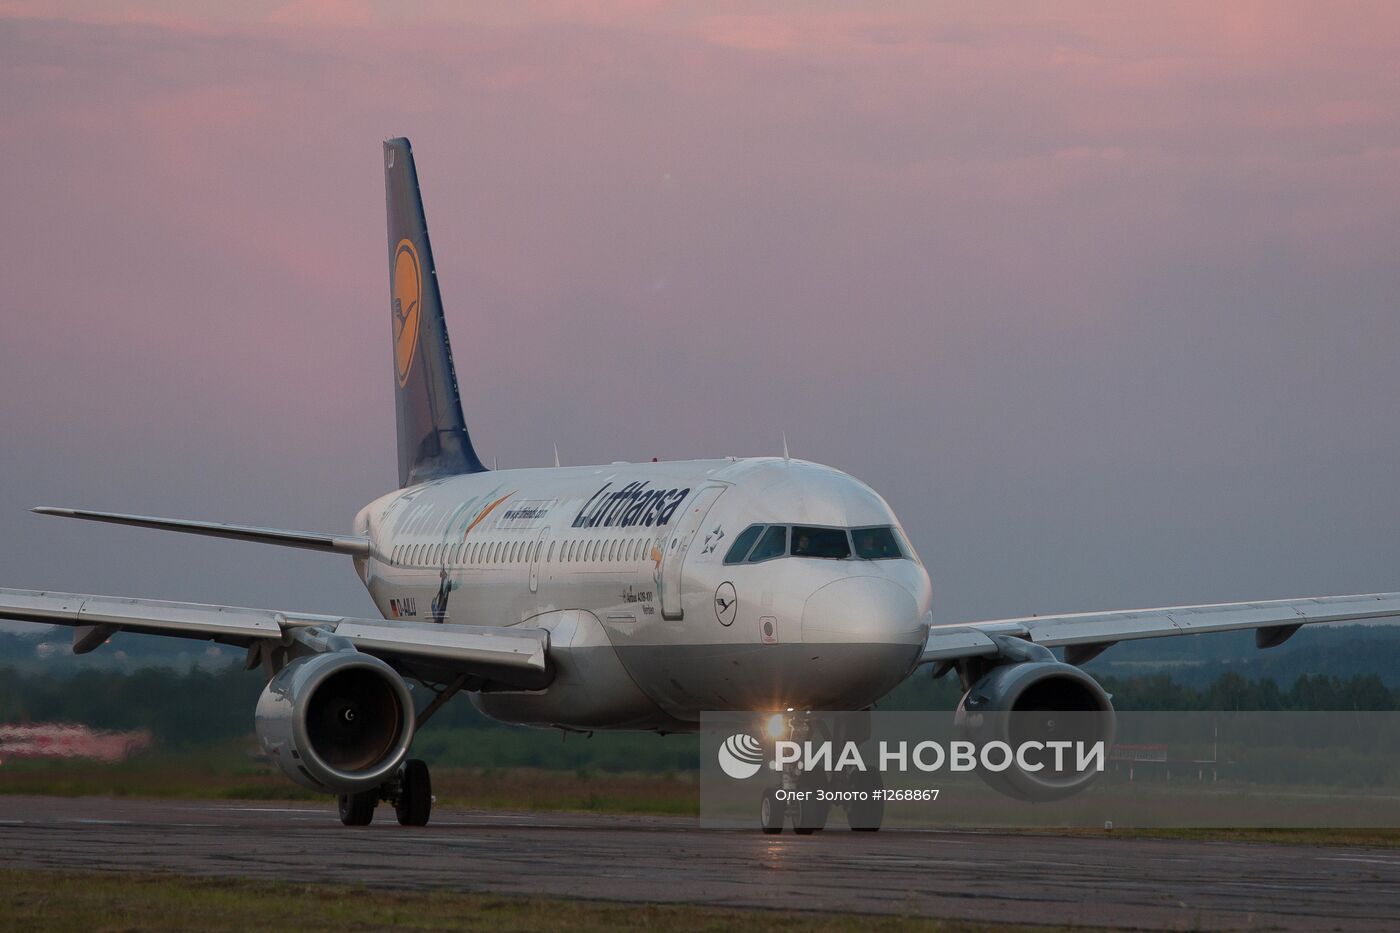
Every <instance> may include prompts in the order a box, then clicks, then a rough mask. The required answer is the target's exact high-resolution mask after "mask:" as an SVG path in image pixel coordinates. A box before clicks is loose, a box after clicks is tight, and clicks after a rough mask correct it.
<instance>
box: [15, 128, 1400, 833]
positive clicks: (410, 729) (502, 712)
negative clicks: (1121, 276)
mask: <svg viewBox="0 0 1400 933" xmlns="http://www.w3.org/2000/svg"><path fill="white" fill-rule="evenodd" d="M383 152H384V171H385V189H386V204H387V215H388V259H389V286H390V295H389V297H390V317H391V321H392V351H393V379H394V391H395V398H396V422H397V439H398V487H397V488H396V489H394V490H392V491H390V492H388V493H387V494H385V495H383V496H381V497H380V498H378V499H376V500H374V501H373V502H371V503H369V504H368V505H366V506H365V507H364V508H362V509H360V511H359V513H358V514H357V515H356V516H355V518H354V522H353V525H352V531H351V533H349V534H330V533H315V532H304V531H292V530H283V529H275V528H264V527H256V526H248V525H236V524H225V523H219V522H207V521H190V520H182V519H170V518H157V517H151V516H142V515H128V514H121V513H111V512H97V511H87V510H80V509H60V508H36V509H34V511H36V512H39V513H42V514H45V515H57V516H66V517H70V518H78V519H85V520H91V521H99V522H110V523H115V524H120V525H131V526H137V527H144V528H153V529H161V530H165V531H172V532H181V533H189V534H195V535H206V536H213V537H221V538H230V539H234V540H239V541H247V542H256V543H260V544H265V545H277V546H282V547H294V548H305V549H309V550H313V551H320V552H324V553H329V554H340V555H345V556H348V557H349V558H350V559H351V562H352V563H353V566H354V570H355V573H356V574H357V575H358V576H359V578H360V580H361V581H362V582H363V584H364V585H365V587H366V588H367V589H368V591H369V595H370V597H371V598H372V599H373V601H374V605H375V607H376V609H377V610H378V611H379V613H380V616H381V618H351V617H344V616H336V615H324V614H319V615H318V614H311V613H305V612H296V611H290V610H277V609H253V608H240V607H233V606H217V605H203V604H194V603H181V602H166V601H158V600H151V599H132V598H126V597H114V596H97V595H83V594H72V593H54V592H44V591H35V590H23V589H0V618H4V619H10V620H17V621H22V622H32V623H45V624H57V625H65V626H71V627H73V651H74V652H75V653H77V654H82V653H85V652H89V651H93V650H95V649H96V648H98V647H100V646H101V645H103V644H105V643H107V642H108V640H109V639H110V638H111V637H112V636H113V635H115V634H117V633H119V632H136V633H144V634H155V635H168V636H174V637H179V638H194V639H204V640H209V641H213V642H218V643H220V644H226V645H234V646H238V647H241V648H244V649H246V651H247V655H246V666H247V668H248V670H250V671H251V670H255V669H259V668H260V669H261V670H262V672H263V675H264V676H266V677H267V678H268V682H267V686H266V688H265V689H264V691H263V692H262V694H261V696H260V697H259V699H258V702H257V705H256V709H255V714H254V721H255V726H256V732H257V735H258V738H259V741H260V743H261V747H262V749H263V750H264V751H265V752H266V753H267V755H268V756H270V758H271V759H272V760H273V761H275V762H276V764H277V766H278V767H279V768H280V769H281V771H282V772H283V773H284V774H285V775H286V776H287V777H288V778H290V779H291V780H292V781H295V782H297V783H298V784H301V785H303V786H306V787H309V788H311V789H313V790H316V791H320V792H325V793H328V794H331V795H334V796H336V797H337V798H338V804H339V814H340V818H341V820H342V822H343V823H344V824H346V825H347V826H363V825H366V824H368V823H370V822H371V821H372V819H373V817H374V814H375V811H376V808H377V806H378V805H379V803H381V802H388V803H391V804H392V805H393V806H394V810H395V815H396V817H397V819H398V822H399V823H401V824H403V825H408V826H421V825H424V824H426V823H427V822H428V819H429V815H430V811H431V807H432V801H433V798H432V790H431V787H432V783H431V778H430V775H429V771H428V768H427V765H426V764H425V763H424V762H423V761H421V760H419V759H415V758H410V757H409V755H410V751H411V748H412V743H413V739H414V736H415V735H416V733H417V732H418V730H419V729H421V728H422V727H423V726H424V725H425V724H426V723H427V721H428V720H429V719H430V718H431V717H432V716H433V715H434V713H436V712H437V711H438V710H439V709H441V707H442V705H443V704H444V703H446V702H448V701H450V700H451V699H452V698H453V697H455V696H456V695H458V694H460V693H465V694H467V695H468V696H469V697H470V700H471V702H472V703H473V704H474V705H475V706H476V707H477V708H478V709H479V710H480V711H481V712H482V713H484V714H485V715H487V716H490V717H492V718H494V719H497V720H500V721H503V722H507V723H514V724H521V725H526V726H537V727H546V728H555V729H563V730H574V731H581V732H592V731H594V730H640V731H649V732H656V733H662V734H665V733H678V732H694V731H696V730H697V729H698V726H699V722H700V719H701V713H702V712H705V711H722V712H731V713H736V714H740V715H745V716H747V715H751V716H752V717H753V719H754V721H755V722H756V723H758V724H759V725H758V726H757V728H760V729H765V730H766V732H767V734H768V735H769V736H770V737H777V736H779V735H782V734H789V735H795V734H797V731H798V730H799V729H800V728H802V726H803V722H804V720H803V718H802V717H803V714H804V713H805V712H808V711H817V710H850V711H862V710H869V709H871V708H872V707H873V706H874V704H875V703H877V701H879V700H880V699H881V698H882V697H884V696H885V695H886V694H888V693H889V692H890V691H891V690H892V689H893V688H894V687H895V686H896V685H898V684H899V683H901V682H902V681H904V680H905V679H906V678H907V677H909V676H910V675H911V674H912V673H914V672H915V670H916V669H918V668H920V667H921V666H929V667H930V668H931V670H932V673H933V675H934V676H942V675H945V674H947V673H949V672H951V671H956V672H957V675H958V677H959V678H960V680H961V684H962V687H963V688H964V696H963V699H962V701H961V703H960V704H959V710H960V711H963V712H966V711H970V710H977V711H983V712H986V711H1018V710H1037V711H1050V712H1052V713H1053V712H1056V711H1088V712H1090V713H1092V714H1094V715H1095V716H1098V717H1100V718H1101V719H1102V721H1103V723H1104V728H1105V729H1107V728H1110V727H1111V721H1112V716H1113V707H1112V703H1111V700H1110V698H1109V697H1108V695H1107V694H1106V693H1105V692H1104V690H1103V688H1102V687H1100V686H1099V684H1098V683H1097V682H1096V681H1095V680H1094V679H1093V678H1092V677H1090V676H1089V675H1088V674H1086V673H1085V672H1084V671H1083V670H1082V669H1081V667H1082V665H1083V664H1084V663H1085V662H1087V661H1089V660H1091V659H1092V658H1094V657H1096V656H1097V655H1098V654H1100V653H1101V652H1103V651H1104V650H1106V649H1108V648H1110V647H1111V646H1113V645H1114V644H1116V643H1118V642H1121V641H1127V640H1132V639H1139V638H1158V637H1164V636H1177V635H1186V634H1198V633H1208V632H1223V631H1231V630H1239V629H1253V630H1254V631H1255V632H1256V642H1257V644H1258V646H1259V647H1260V648H1269V647H1273V646H1276V645H1279V644H1282V643H1283V642H1284V641H1286V640H1287V639H1288V638H1289V637H1290V636H1292V635H1293V634H1294V633H1295V632H1296V631H1298V629H1299V628H1300V627H1301V626H1302V625H1305V624H1312V623H1325V622H1341V621H1359V620H1366V619H1382V618H1393V617H1397V616H1400V593H1378V594H1367V595H1358V596H1341V597H1324V598H1313V599H1287V600H1275V601H1268V602H1252V603H1228V604H1218V605H1204V606H1186V607H1168V608H1158V609H1138V610H1129V611H1117V612H1091V613H1076V614H1068V615H1041V616H1035V617H1029V618H1018V619H1002V620H993V621H986V622H976V623H967V624H941V625H935V624H934V623H933V616H932V613H931V609H930V607H931V604H932V599H933V591H932V586H931V584H930V580H929V574H928V572H927V571H926V569H925V567H924V565H923V563H922V562H921V561H920V559H919V557H918V554H917V553H916V552H915V550H914V548H913V546H912V545H911V544H910V542H909V540H908V538H907V536H906V535H905V533H904V530H903V528H902V527H901V525H900V522H899V519H898V518H896V516H895V514H894V512H893V511H892V510H891V508H890V506H889V505H888V503H886V501H885V500H884V499H883V498H881V496H880V495H879V494H878V493H877V492H875V490H873V489H872V488H871V487H869V486H868V485H866V484H865V483H863V482H861V481H860V480H858V479H856V478H854V477H852V476H850V475H848V474H846V473H843V472H841V471H840V470H836V469H833V468H831V467H828V466H822V465H820V464H817V463H811V462H807V461H803V460H800V459H794V458H791V457H790V456H788V454H787V450H786V443H785V444H784V452H783V455H782V456H780V457H778V456H772V457H750V458H734V457H721V458H715V459H710V460H689V461H675V462H657V461H654V460H653V461H652V462H643V463H624V462H617V463H610V464H606V465H596V466H569V467H560V466H558V465H557V456H556V466H554V467H549V468H537V469H536V468H532V469H503V470H502V469H488V468H487V467H486V465H485V464H484V463H483V462H482V460H481V458H480V457H479V456H478V455H477V452H476V449H475V447H474V446H473V445H472V441H471V437H470V435H469V433H468V431H467V425H466V421H465V419H464V417H463V413H462V405H461V400H460V396H459V391H458V380H457V376H456V371H455V369H454V365H453V358H452V352H451V348H450V345H449V342H448V334H447V329H446V323H445V320H444V317H443V305H442V299H441V295H440V290H439V283H438V275H437V268H436V265H435V263H434V260H433V252H432V246H431V244H430V242H429V238H428V229H427V225H426V221H425V219H424V212H423V203H422V197H421V193H420V190H419V184H418V175H417V170H416V167H415V163H414V158H413V153H412V149H411V147H410V145H409V141H408V140H407V139H405V138H395V139H390V140H388V141H386V142H385V143H384V149H383ZM1053 648H1061V649H1063V652H1062V653H1063V657H1062V658H1061V657H1060V656H1057V655H1056V654H1055V653H1054V652H1053V651H1052V650H1051V649H1053ZM410 683H413V684H416V685H419V686H421V687H423V688H424V692H422V693H420V694H419V695H420V696H424V697H425V698H426V697H427V696H431V700H430V701H428V702H426V703H421V704H419V703H415V699H414V693H413V692H412V691H411V690H410V686H409V684H410ZM1015 777H1016V780H1018V781H1019V782H1020V783H1019V786H1018V787H1013V788H1010V789H1009V791H1008V792H1013V793H1014V792H1016V791H1017V790H1019V791H1020V792H1021V793H1022V794H1023V795H1024V794H1033V793H1034V792H1036V791H1038V790H1039V791H1046V792H1048V793H1049V794H1051V795H1052V796H1053V795H1054V794H1055V793H1058V792H1059V789H1057V788H1055V787H1052V786H1050V784H1051V783H1052V779H1051V778H1039V777H1036V776H1034V775H1028V774H1019V775H1015ZM782 779H783V781H784V784H785V786H787V785H791V784H792V783H793V782H795V781H800V780H802V775H800V774H799V775H793V774H786V773H785V774H784V775H783V776H782ZM875 780H878V777H876V778H875ZM1071 783H1072V781H1071ZM812 806H813V805H809V804H801V803H788V804H781V803H779V802H778V801H777V800H776V799H775V794H774V792H773V789H771V788H770V789H768V790H767V791H765V793H764V795H763V800H762V804H761V809H760V814H759V817H760V819H759V822H760V827H761V829H762V830H763V831H765V832H769V833H773V832H781V831H782V829H783V827H784V825H785V823H791V825H792V827H793V829H794V830H795V831H797V832H799V833H810V832H813V831H815V830H816V829H819V828H821V826H822V824H823V823H824V820H825V816H826V814H825V811H824V810H823V811H814V810H813V809H812ZM882 815H883V811H882V809H881V807H877V806H853V807H850V808H848V813H847V816H848V818H849V822H850V825H851V827H852V828H853V829H862V830H873V829H878V828H879V826H880V822H881V820H882Z"/></svg>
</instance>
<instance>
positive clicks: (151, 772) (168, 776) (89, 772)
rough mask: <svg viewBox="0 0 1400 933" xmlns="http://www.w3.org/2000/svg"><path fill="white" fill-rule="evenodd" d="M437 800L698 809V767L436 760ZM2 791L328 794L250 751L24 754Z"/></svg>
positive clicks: (516, 806)
mask: <svg viewBox="0 0 1400 933" xmlns="http://www.w3.org/2000/svg"><path fill="white" fill-rule="evenodd" d="M433 793H434V795H436V797H437V799H438V803H439V804H443V805H446V806H460V807H474V808H478V809H489V810H585V811H593V812H601V813H652V814H673V815H678V816H687V815H689V816H694V815H696V814H698V813H699V812H700V790H699V786H698V784H697V782H696V777H695V775H694V774H693V773H686V772H682V773H678V774H607V773H602V772H590V771H585V770H576V771H545V770H540V769H530V768H512V769H501V768H434V769H433ZM0 794H39V795H45V796H51V797H159V798H182V799H191V800H325V799H327V798H326V796H325V795H324V794H317V793H315V792H313V791H309V790H306V789H304V788H301V787H299V786H297V785H295V784H293V783H291V782H290V781H288V780H287V779H286V778H285V777H283V776H282V775H281V774H280V773H279V772H277V771H275V770H274V769H273V768H272V767H271V766H267V765H260V764H255V763H250V762H248V761H247V759H246V758H233V757H223V756H209V755H192V756H181V755H148V756H142V757H140V758H133V759H131V760H129V761H125V762H121V763H119V764H102V763H98V762H88V761H24V762H9V763H6V764H4V765H3V766H0Z"/></svg>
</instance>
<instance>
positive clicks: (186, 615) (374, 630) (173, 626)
mask: <svg viewBox="0 0 1400 933" xmlns="http://www.w3.org/2000/svg"><path fill="white" fill-rule="evenodd" d="M0 619H10V620H14V621H18V622H41V623H47V624H52V625H67V626H72V627H74V629H75V631H74V634H73V650H74V652H75V653H78V654H82V653H84V652H87V651H91V650H92V649H93V648H96V647H97V646H98V645H101V644H102V643H103V642H105V641H106V640H107V639H108V638H110V637H111V636H112V635H114V634H116V633H117V632H138V633H142V634H148V635H170V636H174V637H177V638H202V639H206V640H213V641H218V642H221V643H223V644H230V645H239V646H242V647H253V646H255V645H259V644H262V645H267V646H268V647H276V646H277V645H279V644H289V643H290V641H291V636H292V635H294V634H295V633H296V630H298V629H315V630H317V632H318V633H320V634H323V635H334V636H337V637H339V638H344V639H346V640H347V641H349V642H350V643H351V644H352V645H354V646H355V647H356V648H357V649H358V650H360V651H363V652H365V653H366V654H372V655H374V656H376V657H379V658H383V659H384V660H386V661H389V662H391V663H392V662H394V661H404V662H409V663H412V662H426V663H430V664H432V665H433V666H435V667H438V668H447V669H450V670H453V671H456V672H459V673H464V674H480V675H483V676H487V677H488V679H490V678H491V677H493V676H494V679H496V680H503V681H515V682H517V683H518V684H526V685H527V684H530V683H536V682H539V681H542V680H544V681H547V680H548V677H549V674H550V664H549V633H548V632H547V631H545V630H544V629H533V628H488V627H486V626H476V625H450V624H442V623H435V622H400V621H394V620H389V619H357V618H352V617H348V616H331V615H314V614H311V613H305V612H278V611H276V610H272V609H245V608H241V607H237V606H213V605H206V604H204V603H179V602H166V601H163V600H155V599H127V598H123V597H119V596H88V595H84V594H80V593H49V592H43V591H40V590H11V589H0ZM502 675H504V677H502Z"/></svg>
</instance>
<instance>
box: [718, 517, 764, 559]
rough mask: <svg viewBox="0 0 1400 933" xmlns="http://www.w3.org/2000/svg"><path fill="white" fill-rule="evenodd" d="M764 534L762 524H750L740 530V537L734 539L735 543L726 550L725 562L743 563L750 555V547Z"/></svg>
mask: <svg viewBox="0 0 1400 933" xmlns="http://www.w3.org/2000/svg"><path fill="white" fill-rule="evenodd" d="M761 534H763V526H762V525H750V526H749V527H747V528H745V529H744V530H743V531H741V532H739V537H737V538H735V539H734V543H733V544H731V545H730V546H729V550H728V551H727V552H725V555H724V562H725V563H726V564H742V563H743V562H744V558H745V557H748V556H749V548H751V547H753V543H754V542H755V541H757V540H758V536H759V535H761Z"/></svg>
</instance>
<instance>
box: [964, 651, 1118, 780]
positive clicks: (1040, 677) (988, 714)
mask: <svg viewBox="0 0 1400 933" xmlns="http://www.w3.org/2000/svg"><path fill="white" fill-rule="evenodd" d="M1041 650H1044V649H1041ZM1045 654H1047V655H1048V654H1049V652H1048V651H1046V652H1045ZM1052 657H1053V656H1052ZM956 722H957V725H958V729H959V731H960V732H961V733H962V735H963V736H964V738H966V739H968V740H970V741H973V742H975V743H977V744H978V745H979V746H980V745H982V744H984V743H986V742H993V741H998V742H1005V743H1006V744H1007V745H1008V746H1010V747H1011V748H1012V749H1019V748H1021V747H1022V745H1023V743H1028V742H1039V743H1041V744H1040V746H1039V747H1037V746H1031V747H1030V748H1031V750H1032V751H1033V752H1034V753H1035V754H1034V756H1033V759H1032V760H1030V761H1028V763H1030V764H1032V765H1039V766H1040V768H1039V770H1028V769H1026V768H1023V767H1021V762H1019V761H1015V760H1013V761H1012V763H1011V765H1010V767H1008V768H1006V769H1004V770H1001V771H990V770H987V769H980V770H979V772H978V773H979V774H980V775H981V776H982V778H983V779H984V780H985V781H986V782H987V783H988V784H990V785H991V786H992V787H994V788H995V789H997V790H999V791H1001V792H1002V793H1004V794H1006V795H1008V796H1010V797H1015V798H1017V799H1020V800H1036V801H1048V800H1061V799H1063V798H1065V797H1069V796H1071V795H1073V794H1076V793H1078V792H1079V791H1081V790H1083V789H1084V788H1085V787H1087V786H1088V785H1089V784H1091V783H1092V782H1093V781H1094V779H1095V778H1097V777H1098V775H1099V772H1098V770H1097V769H1096V768H1093V767H1084V768H1081V767H1080V766H1079V764H1080V763H1079V752H1080V750H1081V749H1090V750H1092V749H1093V748H1094V747H1095V743H1099V742H1102V743H1103V745H1102V750H1101V757H1100V758H1099V761H1100V763H1102V761H1103V760H1105V759H1106V756H1107V754H1108V750H1109V748H1110V747H1111V746H1112V744H1113V735H1114V729H1115V723H1116V719H1115V715H1114V712H1113V703H1112V702H1111V701H1110V700H1109V696H1108V694H1107V693H1105V692H1104V689H1103V687H1100V686H1099V684H1098V681H1096V680H1094V678H1092V677H1090V676H1089V675H1088V674H1086V673H1084V672H1083V671H1081V670H1080V669H1079V668H1077V667H1075V666H1074V665H1072V664H1064V663H1062V662H1060V661H1056V660H1035V661H1021V662H1019V663H1011V664H1003V665H1001V666H999V667H994V668H992V669H991V670H990V671H988V672H987V673H986V674H984V675H983V676H982V678H981V679H980V680H978V681H977V682H976V683H974V684H973V685H972V687H971V688H970V689H969V690H968V691H967V693H966V694H964V695H963V698H962V702H961V703H959V704H958V711H957V720H956ZM1049 742H1069V743H1071V746H1070V748H1068V749H1066V748H1065V747H1064V746H1060V749H1061V751H1062V754H1063V758H1062V759H1060V761H1062V762H1063V764H1062V766H1060V767H1056V763H1057V762H1056V758H1055V755H1054V754H1053V749H1054V746H1047V745H1046V743H1049ZM1031 757H1032V756H1028V758H1031Z"/></svg>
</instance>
